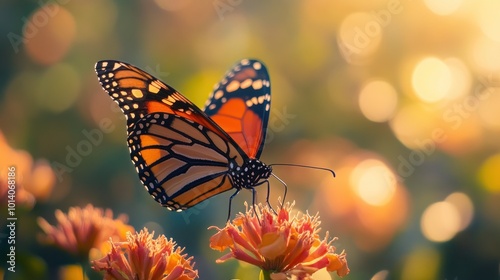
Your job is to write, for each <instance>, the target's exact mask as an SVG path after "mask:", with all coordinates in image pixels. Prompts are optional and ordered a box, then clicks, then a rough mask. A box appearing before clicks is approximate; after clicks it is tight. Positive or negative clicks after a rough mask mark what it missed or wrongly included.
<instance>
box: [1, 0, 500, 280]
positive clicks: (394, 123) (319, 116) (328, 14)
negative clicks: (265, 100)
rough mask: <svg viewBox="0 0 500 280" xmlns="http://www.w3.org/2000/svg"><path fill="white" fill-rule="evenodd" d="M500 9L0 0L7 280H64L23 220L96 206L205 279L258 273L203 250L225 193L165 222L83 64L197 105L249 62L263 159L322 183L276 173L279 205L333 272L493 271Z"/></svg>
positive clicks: (470, 4)
mask: <svg viewBox="0 0 500 280" xmlns="http://www.w3.org/2000/svg"><path fill="white" fill-rule="evenodd" d="M499 13H500V2H499V1H492V0H482V1H473V0H413V1H410V0H372V1H360V0H358V1H327V0H314V1H261V2H258V3H256V2H255V1H248V0H212V1H193V0H185V1H181V0H155V1H142V2H139V1H137V2H134V1H113V0H100V1H97V0H87V1H71V0H55V1H46V0H40V1H14V0H6V1H2V2H1V3H0V34H1V35H2V38H3V39H2V40H1V42H0V48H1V49H0V51H1V54H2V63H1V64H0V131H1V133H2V136H1V137H0V167H1V175H2V176H4V177H5V176H7V175H6V174H7V167H8V166H11V165H16V166H17V169H18V174H19V175H18V176H19V180H22V184H23V190H22V191H21V190H19V191H18V201H17V209H16V210H17V215H18V216H17V217H18V231H17V240H18V247H17V252H16V253H17V271H18V272H16V274H12V273H5V262H2V266H3V267H4V268H3V270H4V273H5V276H6V278H7V279H28V278H27V277H32V278H30V279H35V278H36V279H54V278H57V277H59V278H60V279H78V278H77V276H75V275H74V274H71V269H73V267H72V265H74V264H76V261H75V260H74V259H72V258H71V257H70V256H68V255H67V254H65V253H64V252H62V251H60V250H58V249H56V248H52V247H50V246H46V245H44V244H41V243H40V242H38V241H37V236H38V235H39V234H40V233H41V229H40V228H39V226H38V225H37V223H36V219H37V217H44V218H45V219H47V220H48V221H49V222H50V223H55V218H54V211H55V210H56V209H61V210H62V211H63V212H67V211H68V208H69V207H73V206H82V207H83V206H85V205H87V204H89V203H91V204H93V205H94V206H96V207H101V208H110V209H112V210H113V212H114V214H115V215H118V214H126V215H128V217H129V224H131V225H133V226H134V227H135V229H136V230H139V229H141V228H143V227H148V228H149V229H150V230H155V232H156V233H157V234H165V235H166V236H167V237H172V238H173V239H174V240H176V241H177V243H178V244H179V245H180V246H183V247H186V250H185V252H186V253H188V254H189V255H193V256H194V258H195V262H196V266H195V267H196V268H197V269H198V270H199V275H200V277H201V279H233V278H234V279H256V278H257V276H256V275H258V273H259V271H258V269H256V268H255V267H250V266H246V265H245V264H240V263H238V262H237V261H228V262H226V263H224V264H215V260H216V259H217V258H219V257H221V256H222V255H223V253H220V252H217V251H213V250H211V249H210V248H209V246H208V239H209V237H210V236H211V235H212V234H214V233H215V231H213V230H212V231H209V230H207V228H208V227H209V226H211V225H217V226H223V225H224V223H225V219H226V215H227V211H228V209H227V205H228V198H229V196H230V193H227V194H222V195H219V196H217V197H214V198H212V199H210V200H208V201H206V202H204V203H202V204H200V205H199V206H197V207H195V208H193V209H191V210H189V211H186V212H183V213H173V212H169V211H167V210H166V209H164V208H162V207H160V206H159V205H158V204H157V203H156V202H154V200H153V199H151V198H150V197H149V195H148V194H147V192H145V191H144V189H143V187H142V186H141V184H140V181H139V180H138V177H137V174H136V172H135V170H134V168H133V165H132V163H131V162H130V159H129V153H128V149H127V146H126V142H125V139H126V132H125V121H124V118H123V116H122V113H121V112H120V111H119V110H117V107H116V106H115V105H114V103H113V102H112V101H111V99H110V98H109V97H108V95H107V94H106V93H105V92H104V91H103V90H102V89H101V87H100V85H99V83H98V81H97V78H96V75H95V73H94V69H93V68H94V64H95V62H96V61H98V60H101V59H116V60H122V61H126V62H129V63H132V64H134V65H136V66H138V67H140V68H142V69H144V70H146V71H148V72H150V73H151V74H153V75H154V76H156V77H157V78H159V79H161V80H163V81H165V82H166V83H168V84H169V85H171V86H173V87H174V88H176V89H177V90H179V91H180V92H181V93H183V94H184V95H186V96H187V97H188V98H189V99H191V100H192V101H193V102H194V103H196V104H198V105H200V106H202V105H203V104H204V102H205V100H206V98H207V97H208V94H209V92H210V90H211V89H212V86H213V85H214V84H215V83H216V82H218V80H219V79H220V78H221V77H222V76H223V74H224V73H225V71H226V70H228V69H229V68H230V67H231V66H232V65H233V64H234V63H235V62H237V61H239V60H240V59H242V58H246V57H249V58H257V59H260V60H262V61H263V62H264V63H265V64H266V65H267V67H268V69H269V72H270V76H271V84H272V108H271V117H270V122H269V127H268V138H267V139H266V147H265V149H264V152H263V155H262V160H263V161H264V162H266V163H299V164H307V165H313V166H322V167H327V168H332V169H334V170H335V172H336V174H337V177H336V178H332V177H331V176H330V175H329V174H328V172H322V171H317V170H307V169H295V168H293V169H292V168H286V167H276V168H275V169H274V172H275V174H276V175H278V176H279V177H280V178H281V179H283V180H284V181H285V182H286V183H287V184H288V196H287V200H289V201H293V200H295V207H296V209H297V210H300V211H304V212H305V211H306V210H307V211H309V213H312V214H314V213H316V212H319V213H320V215H321V218H322V225H321V227H322V232H321V235H322V236H324V234H325V232H326V231H329V232H330V236H337V237H339V239H338V240H337V241H335V242H334V245H335V246H336V247H337V249H338V250H339V252H340V251H341V250H345V251H346V252H347V260H348V263H349V267H350V268H351V273H350V275H348V276H347V277H346V278H345V279H375V280H378V279H457V280H462V279H500V276H499V275H500V172H499V170H500V151H499V147H500V141H499V140H498V139H499V136H500V88H499V87H500V17H499V16H498V15H499ZM103 123H104V124H105V125H103ZM103 126H104V127H105V128H104V127H103ZM89 135H101V136H102V137H98V136H95V137H94V138H92V137H90V136H89ZM271 184H272V186H271V194H272V196H271V197H272V198H271V199H272V200H271V202H272V203H273V205H276V203H277V199H278V197H279V196H282V195H283V186H282V185H280V184H279V183H278V182H277V181H272V182H271ZM258 191H259V194H260V197H259V200H260V201H264V200H265V193H266V191H265V188H261V189H258ZM244 201H251V193H249V192H242V193H241V194H240V195H239V196H238V197H237V198H236V199H235V200H234V204H233V205H234V207H233V209H232V211H233V213H236V212H238V211H243V210H244V209H245V208H244V205H243V202H244ZM2 209H4V208H2ZM2 211H3V210H2ZM3 212H5V213H2V214H1V217H4V215H6V211H3ZM2 219H3V218H2ZM3 223H4V220H3V221H2V224H3ZM4 229H5V227H2V232H3V231H4ZM3 236H5V235H3ZM0 245H1V246H2V255H3V256H4V255H5V254H4V252H6V251H5V250H6V249H5V247H4V246H6V242H5V239H2V242H1V243H0ZM76 275H78V274H76ZM35 276H36V277H35ZM96 276H97V278H98V274H93V275H91V277H94V278H95V277H96ZM33 277H35V278H33ZM331 277H332V278H338V277H337V276H336V275H331ZM318 279H329V276H328V274H326V276H325V274H322V276H318Z"/></svg>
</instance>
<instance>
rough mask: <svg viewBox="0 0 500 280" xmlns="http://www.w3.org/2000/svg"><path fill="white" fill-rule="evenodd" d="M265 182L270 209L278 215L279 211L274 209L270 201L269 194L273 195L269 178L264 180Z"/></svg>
mask: <svg viewBox="0 0 500 280" xmlns="http://www.w3.org/2000/svg"><path fill="white" fill-rule="evenodd" d="M264 183H267V197H266V203H267V206H269V209H271V210H272V211H273V212H274V214H275V215H278V213H276V210H274V208H273V207H272V206H271V203H269V195H271V185H270V184H269V181H268V180H266V181H264Z"/></svg>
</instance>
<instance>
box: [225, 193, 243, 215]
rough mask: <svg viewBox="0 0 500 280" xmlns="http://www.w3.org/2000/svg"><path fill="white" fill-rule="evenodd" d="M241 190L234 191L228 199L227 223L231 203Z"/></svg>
mask: <svg viewBox="0 0 500 280" xmlns="http://www.w3.org/2000/svg"><path fill="white" fill-rule="evenodd" d="M240 190H241V189H236V191H235V192H234V193H233V194H232V195H231V197H229V209H228V211H227V221H226V222H229V219H230V218H231V203H232V202H233V198H234V197H235V196H236V195H237V194H238V193H239V192H240Z"/></svg>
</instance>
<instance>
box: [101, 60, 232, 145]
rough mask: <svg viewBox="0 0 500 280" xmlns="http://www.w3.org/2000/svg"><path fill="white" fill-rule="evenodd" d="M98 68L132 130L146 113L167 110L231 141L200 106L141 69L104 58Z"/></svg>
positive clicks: (102, 82) (102, 80)
mask: <svg viewBox="0 0 500 280" xmlns="http://www.w3.org/2000/svg"><path fill="white" fill-rule="evenodd" d="M95 70H96V73H97V77H98V78H99V82H100V83H101V85H102V87H103V89H104V90H105V91H106V92H107V93H108V94H109V95H110V96H111V98H112V99H113V100H114V101H115V102H117V103H118V106H119V107H120V108H121V109H122V111H123V113H124V114H125V117H126V118H127V127H128V132H129V133H130V132H131V130H132V129H133V126H134V124H135V123H136V122H137V121H138V120H139V119H141V118H143V117H144V116H145V115H147V114H151V113H155V112H163V113H169V114H174V115H178V116H181V117H185V118H186V119H191V120H193V121H196V122H198V123H200V124H202V125H204V126H206V127H207V128H209V129H211V130H212V131H214V132H216V133H219V135H220V136H221V137H222V138H224V139H225V140H226V141H230V140H229V137H228V136H227V134H226V133H224V131H223V130H221V129H220V128H219V127H218V126H217V125H216V124H215V123H214V122H213V121H212V120H210V118H208V117H207V116H206V114H205V113H203V111H201V110H200V109H199V108H198V107H197V106H196V105H194V104H193V103H192V102H191V101H189V100H188V99H187V98H186V97H184V96H183V95H182V94H180V93H179V92H178V91H176V90H175V89H174V88H172V87H170V86H168V85H166V84H165V83H163V82H162V81H160V80H158V79H157V78H155V77H153V76H151V75H150V74H148V73H146V72H144V71H142V70H141V69H139V68H137V67H135V66H133V65H130V64H128V63H125V62H120V61H115V60H103V61H99V62H97V63H96V66H95Z"/></svg>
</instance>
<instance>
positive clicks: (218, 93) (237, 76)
mask: <svg viewBox="0 0 500 280" xmlns="http://www.w3.org/2000/svg"><path fill="white" fill-rule="evenodd" d="M270 106H271V88H270V82H269V74H268V72H267V69H266V67H265V66H264V64H263V63H262V62H260V61H258V60H250V59H243V60H242V61H240V62H239V63H237V64H236V65H235V66H234V67H233V68H232V69H231V70H230V71H229V72H228V73H226V75H225V77H224V78H223V79H222V80H221V82H220V83H219V84H217V85H216V86H215V89H214V91H213V93H212V94H211V95H210V97H209V99H208V101H207V103H206V104H205V109H204V112H205V113H206V114H207V115H208V116H210V118H211V119H212V120H213V121H215V122H216V123H217V124H218V125H219V126H220V127H222V129H223V130H224V131H225V132H226V133H227V134H229V135H230V136H231V138H233V139H234V140H235V141H236V143H238V146H240V147H241V148H242V150H243V151H245V153H246V154H247V155H248V156H249V157H250V158H259V157H260V154H261V153H262V149H263V146H264V140H265V138H266V129H267V123H268V120H269V111H270Z"/></svg>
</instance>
